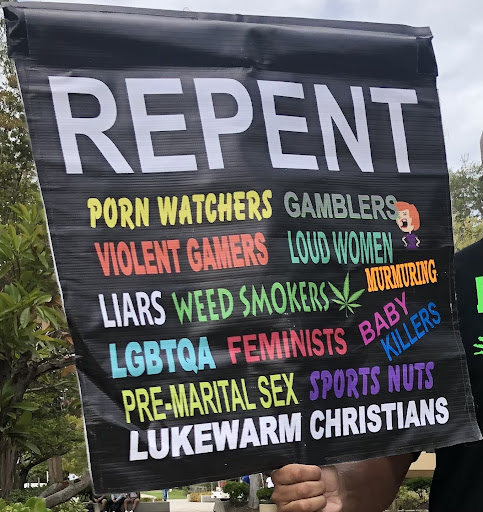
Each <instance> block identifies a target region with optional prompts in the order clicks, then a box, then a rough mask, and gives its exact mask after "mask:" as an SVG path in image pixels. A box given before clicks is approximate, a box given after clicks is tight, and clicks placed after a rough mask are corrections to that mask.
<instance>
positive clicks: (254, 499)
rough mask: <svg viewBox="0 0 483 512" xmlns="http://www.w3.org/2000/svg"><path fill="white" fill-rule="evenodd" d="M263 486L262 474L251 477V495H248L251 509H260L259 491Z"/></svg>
mask: <svg viewBox="0 0 483 512" xmlns="http://www.w3.org/2000/svg"><path fill="white" fill-rule="evenodd" d="M261 486H262V478H261V476H260V473H255V474H254V475H250V494H249V495H248V507H249V508H254V509H255V508H258V506H259V504H260V503H259V501H258V496H257V491H258V489H260V487H261Z"/></svg>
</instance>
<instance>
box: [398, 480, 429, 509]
mask: <svg viewBox="0 0 483 512" xmlns="http://www.w3.org/2000/svg"><path fill="white" fill-rule="evenodd" d="M428 502H429V495H428V493H426V492H424V493H423V495H422V496H420V495H419V494H418V493H417V492H415V491H412V490H410V489H408V488H407V487H406V486H405V485H402V486H401V487H400V488H399V492H398V495H397V498H396V503H397V509H398V510H426V509H427V508H428Z"/></svg>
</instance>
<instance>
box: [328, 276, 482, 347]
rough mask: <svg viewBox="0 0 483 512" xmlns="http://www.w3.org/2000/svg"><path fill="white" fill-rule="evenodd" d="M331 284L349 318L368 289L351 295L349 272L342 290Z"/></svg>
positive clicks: (341, 307) (333, 300)
mask: <svg viewBox="0 0 483 512" xmlns="http://www.w3.org/2000/svg"><path fill="white" fill-rule="evenodd" d="M329 286H330V288H331V290H332V291H333V292H334V295H335V296H336V297H337V298H336V299H332V302H335V303H336V304H338V305H339V306H340V308H339V311H342V310H343V309H345V316H346V318H347V315H348V313H347V312H348V311H350V312H351V313H352V314H354V309H355V308H360V307H361V305H360V304H357V302H355V301H356V300H357V299H358V298H359V297H360V296H361V295H362V294H363V293H364V292H365V291H366V290H365V289H364V288H363V289H362V290H357V291H356V292H354V293H353V294H352V295H350V288H349V286H350V285H349V273H347V275H346V276H345V279H344V288H343V289H342V292H341V291H340V290H339V289H337V288H336V287H335V286H334V285H333V284H332V283H330V282H329ZM482 348H483V347H482Z"/></svg>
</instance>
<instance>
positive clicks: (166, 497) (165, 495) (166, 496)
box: [163, 489, 168, 501]
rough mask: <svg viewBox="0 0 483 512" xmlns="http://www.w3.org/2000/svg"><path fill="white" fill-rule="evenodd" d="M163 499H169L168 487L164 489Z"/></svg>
mask: <svg viewBox="0 0 483 512" xmlns="http://www.w3.org/2000/svg"><path fill="white" fill-rule="evenodd" d="M163 501H168V489H163Z"/></svg>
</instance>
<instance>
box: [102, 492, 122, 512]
mask: <svg viewBox="0 0 483 512" xmlns="http://www.w3.org/2000/svg"><path fill="white" fill-rule="evenodd" d="M125 498H126V495H125V494H124V493H113V494H111V499H110V500H109V501H108V502H107V506H106V512H121V509H122V504H123V503H124V499H125Z"/></svg>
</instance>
